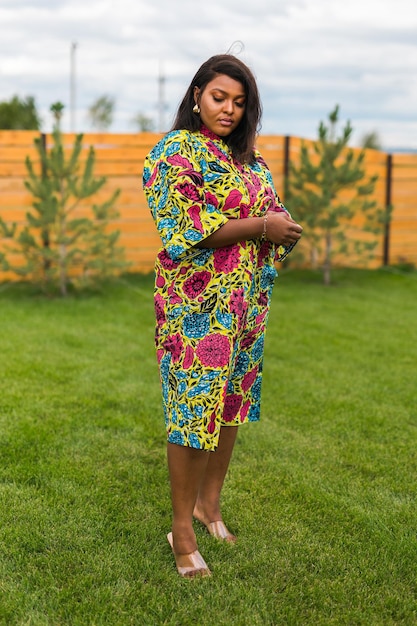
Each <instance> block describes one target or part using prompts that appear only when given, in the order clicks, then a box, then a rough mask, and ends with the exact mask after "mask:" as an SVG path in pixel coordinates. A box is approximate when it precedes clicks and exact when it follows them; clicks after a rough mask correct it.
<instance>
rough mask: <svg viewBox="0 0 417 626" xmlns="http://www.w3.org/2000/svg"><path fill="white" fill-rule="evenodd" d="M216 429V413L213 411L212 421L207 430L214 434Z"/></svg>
mask: <svg viewBox="0 0 417 626" xmlns="http://www.w3.org/2000/svg"><path fill="white" fill-rule="evenodd" d="M215 430H216V413H212V415H211V417H210V422H209V423H208V424H207V432H209V433H210V435H212V434H213V433H214V431H215Z"/></svg>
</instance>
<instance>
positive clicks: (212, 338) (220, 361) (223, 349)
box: [196, 333, 230, 368]
mask: <svg viewBox="0 0 417 626" xmlns="http://www.w3.org/2000/svg"><path fill="white" fill-rule="evenodd" d="M196 355H197V357H198V358H199V360H200V361H201V363H202V364H203V365H206V366H207V367H214V368H217V367H224V366H225V365H227V363H228V362H229V359H230V342H229V340H228V338H227V337H225V336H224V335H221V334H220V333H213V334H212V335H207V336H206V337H204V338H203V339H201V341H199V343H198V345H197V349H196Z"/></svg>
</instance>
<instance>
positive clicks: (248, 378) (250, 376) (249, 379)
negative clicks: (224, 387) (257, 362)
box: [242, 366, 258, 393]
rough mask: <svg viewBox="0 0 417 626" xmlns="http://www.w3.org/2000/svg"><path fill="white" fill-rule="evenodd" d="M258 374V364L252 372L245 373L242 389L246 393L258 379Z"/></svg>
mask: <svg viewBox="0 0 417 626" xmlns="http://www.w3.org/2000/svg"><path fill="white" fill-rule="evenodd" d="M257 375H258V366H256V367H254V368H253V370H251V371H250V372H248V373H247V374H245V375H244V377H243V380H242V389H243V391H244V392H245V393H246V391H248V389H250V388H251V387H252V385H253V383H254V382H255V380H256V377H257Z"/></svg>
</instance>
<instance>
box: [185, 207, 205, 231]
mask: <svg viewBox="0 0 417 626" xmlns="http://www.w3.org/2000/svg"><path fill="white" fill-rule="evenodd" d="M200 211H201V207H200V206H199V205H198V204H193V206H191V207H190V208H189V209H188V210H187V213H188V215H189V216H190V217H191V219H192V220H193V226H194V228H195V229H196V230H198V231H199V232H200V233H202V232H203V225H202V223H201V219H200Z"/></svg>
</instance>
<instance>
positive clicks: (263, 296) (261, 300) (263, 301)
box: [258, 291, 268, 306]
mask: <svg viewBox="0 0 417 626" xmlns="http://www.w3.org/2000/svg"><path fill="white" fill-rule="evenodd" d="M258 304H259V305H260V306H265V305H266V304H268V296H267V295H266V293H265V291H261V292H260V294H259V296H258Z"/></svg>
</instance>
